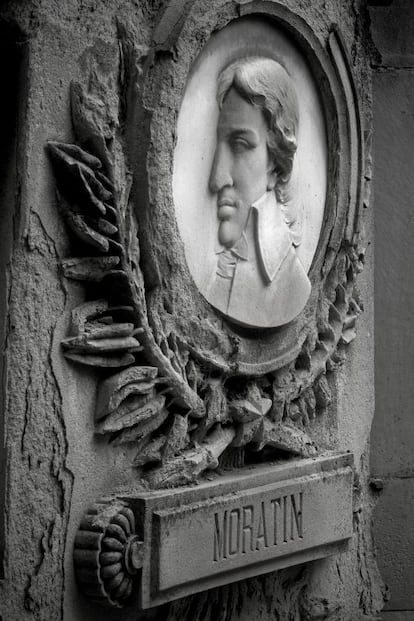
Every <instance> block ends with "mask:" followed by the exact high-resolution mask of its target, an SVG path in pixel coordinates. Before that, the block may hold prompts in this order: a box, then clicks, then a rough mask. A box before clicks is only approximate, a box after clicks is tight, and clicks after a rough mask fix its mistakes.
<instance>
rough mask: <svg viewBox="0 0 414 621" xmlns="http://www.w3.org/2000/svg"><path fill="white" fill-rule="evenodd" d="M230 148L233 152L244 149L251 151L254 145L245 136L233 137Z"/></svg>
mask: <svg viewBox="0 0 414 621" xmlns="http://www.w3.org/2000/svg"><path fill="white" fill-rule="evenodd" d="M230 148H231V150H232V151H233V153H243V151H249V150H250V149H253V145H251V144H250V142H249V141H248V140H245V139H244V138H232V139H231V140H230Z"/></svg>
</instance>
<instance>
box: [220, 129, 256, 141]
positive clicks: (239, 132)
mask: <svg viewBox="0 0 414 621" xmlns="http://www.w3.org/2000/svg"><path fill="white" fill-rule="evenodd" d="M226 130H227V131H226V133H227V134H228V135H231V136H250V137H253V138H256V139H258V138H259V136H258V134H257V132H256V131H255V130H254V129H251V128H250V127H227V128H226Z"/></svg>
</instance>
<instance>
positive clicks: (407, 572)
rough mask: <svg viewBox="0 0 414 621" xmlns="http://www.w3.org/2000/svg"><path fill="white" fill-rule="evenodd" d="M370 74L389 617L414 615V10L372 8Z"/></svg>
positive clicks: (383, 551)
mask: <svg viewBox="0 0 414 621" xmlns="http://www.w3.org/2000/svg"><path fill="white" fill-rule="evenodd" d="M371 19H372V32H373V38H374V42H375V45H376V47H377V50H378V53H379V58H378V59H377V62H376V63H375V67H374V72H373V100H374V136H375V142H374V158H375V177H374V179H375V181H374V212H375V248H376V250H375V308H376V311H375V374H376V404H377V405H376V414H375V418H374V424H373V428H372V436H371V471H372V476H373V478H374V479H379V480H380V481H379V487H380V488H381V490H382V491H381V496H380V498H379V501H378V504H377V506H376V509H375V512H374V535H375V542H376V547H377V550H378V563H379V567H380V570H381V573H382V575H383V577H384V580H385V582H386V583H387V585H388V587H389V593H388V598H389V601H388V602H387V604H386V607H385V610H384V613H383V618H384V619H387V620H388V619H389V620H390V621H391V620H394V619H395V620H396V621H399V620H404V619H407V620H408V619H411V618H412V617H413V615H414V595H413V594H414V571H413V567H414V531H413V521H412V511H413V507H414V481H413V472H414V463H413V448H414V447H413V437H414V433H413V431H414V428H413V417H412V411H413V402H414V389H413V383H412V380H411V375H412V369H413V366H414V359H413V351H414V343H413V330H412V316H413V310H414V278H413V272H412V265H413V261H414V256H413V248H412V238H413V233H414V230H413V217H412V203H413V199H412V197H413V190H414V188H413V181H412V174H411V169H412V159H413V158H412V149H413V146H412V145H413V140H414V124H413V104H414V102H413V93H414V46H413V43H412V41H413V33H414V7H413V5H412V3H410V2H397V1H396V2H393V3H392V4H391V5H390V6H388V7H373V8H372V9H371Z"/></svg>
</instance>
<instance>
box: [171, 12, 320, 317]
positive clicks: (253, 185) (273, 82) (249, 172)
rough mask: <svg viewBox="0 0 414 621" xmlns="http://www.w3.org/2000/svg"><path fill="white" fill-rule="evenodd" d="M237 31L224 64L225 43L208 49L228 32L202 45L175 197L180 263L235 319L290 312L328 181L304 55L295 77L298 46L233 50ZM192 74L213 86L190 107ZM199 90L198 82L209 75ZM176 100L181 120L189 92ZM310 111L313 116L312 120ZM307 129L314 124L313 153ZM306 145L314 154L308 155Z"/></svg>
mask: <svg viewBox="0 0 414 621" xmlns="http://www.w3.org/2000/svg"><path fill="white" fill-rule="evenodd" d="M256 26H257V24H256ZM242 28H243V26H242ZM260 28H262V30H263V32H264V33H265V34H266V36H267V37H268V38H269V36H270V38H271V37H274V36H275V33H274V32H272V33H270V31H269V29H268V28H267V27H266V26H264V25H262V26H260ZM225 30H226V29H225ZM240 34H242V33H240V32H238V33H236V36H235V37H233V36H232V33H231V32H230V36H229V37H228V36H227V37H226V38H227V42H229V41H230V43H231V42H233V46H234V50H233V53H232V54H230V55H229V56H230V59H229V60H230V62H228V63H227V64H224V63H223V55H224V54H223V51H222V52H221V53H220V51H219V52H216V49H217V48H219V49H220V45H221V46H222V48H223V49H224V46H225V42H226V41H225V40H224V41H223V43H222V44H221V43H220V41H219V45H218V46H217V45H216V48H213V53H212V54H211V53H210V54H206V55H205V56H206V58H205V59H204V69H202V70H201V71H200V68H199V66H198V65H197V63H196V67H195V71H194V72H193V75H192V76H190V81H189V84H190V89H189V91H190V97H189V99H190V101H191V102H192V104H193V110H192V116H193V117H194V115H197V114H198V113H201V116H202V117H203V118H204V119H205V123H204V125H207V127H208V129H207V130H206V128H205V127H204V128H203V130H201V131H198V132H195V131H194V129H195V128H194V126H193V128H192V134H191V135H190V134H189V128H188V127H185V128H183V125H182V124H181V126H180V120H179V124H178V130H179V131H178V143H177V149H176V154H175V170H174V202H175V206H176V211H177V221H178V224H179V228H180V232H181V234H182V238H183V242H184V247H185V253H186V258H187V263H188V266H189V269H190V272H191V274H192V276H193V278H194V280H195V282H196V285H197V287H198V289H199V291H200V293H201V294H202V295H203V296H204V298H205V299H206V300H207V301H208V302H209V304H210V305H211V306H212V307H213V308H214V309H216V310H217V311H219V312H220V313H221V314H222V315H223V316H224V317H226V318H227V319H228V320H230V321H231V322H233V323H235V324H238V325H241V326H245V327H251V328H274V327H278V326H282V325H285V324H287V323H289V322H290V321H292V320H293V319H295V317H297V316H298V315H299V314H300V312H301V311H302V310H303V308H304V307H305V305H306V302H307V300H308V298H309V295H310V291H311V283H310V280H309V277H308V270H309V267H310V264H311V261H312V257H313V254H314V252H315V249H316V245H317V241H318V237H319V233H320V228H321V223H322V216H323V207H324V202H325V193H326V152H325V151H324V148H325V149H326V146H325V131H324V125H323V119H322V115H321V111H320V110H319V109H318V102H317V96H316V94H315V89H314V86H313V84H312V82H311V79H310V77H309V75H306V79H307V81H308V85H309V84H311V92H310V95H309V92H306V93H305V94H304V97H303V99H304V101H305V104H304V102H303V101H302V102H301V98H300V96H299V93H298V87H299V88H300V89H303V85H304V79H303V73H305V72H306V68H305V71H304V63H303V61H302V64H300V62H299V65H300V67H299V72H301V75H300V78H301V79H300V80H299V82H298V83H295V76H294V75H292V74H295V72H296V75H298V68H297V64H298V63H297V62H296V64H295V60H296V59H295V58H294V52H292V51H291V52H290V54H289V53H286V54H285V58H286V59H287V60H288V62H287V63H285V62H284V58H283V54H279V55H278V58H277V59H276V58H271V57H270V55H269V53H268V50H267V48H266V46H265V45H263V44H262V45H261V48H262V49H261V50H260V51H262V50H263V49H264V51H265V52H266V53H265V54H263V53H262V54H247V55H245V56H243V55H240V54H239V57H237V55H236V53H235V52H236V49H237V47H238V46H239V47H240ZM220 35H223V33H219V36H218V38H220ZM223 39H224V37H223ZM278 40H279V48H281V50H282V51H283V50H284V47H283V46H285V47H286V48H287V51H289V47H292V46H291V44H290V43H289V42H286V41H285V40H284V39H283V36H281V35H279V36H278ZM235 41H238V42H239V43H237V42H236V43H235ZM280 41H282V43H281V44H280ZM230 48H231V45H230ZM255 48H256V49H255V50H254V51H259V48H258V46H257V45H256V46H255ZM215 52H216V53H215ZM234 56H236V58H235V59H234ZM240 56H241V57H240ZM201 60H203V59H201ZM200 64H201V65H202V63H199V65H200ZM289 64H290V67H289V68H288V67H287V66H286V65H289ZM292 68H293V69H294V71H293V72H291V71H290V70H289V69H292ZM194 74H195V75H196V76H198V78H197V82H198V85H199V86H200V81H199V80H200V76H202V75H203V74H204V76H207V80H206V82H207V84H208V86H209V88H210V91H211V90H212V91H213V94H212V95H211V92H210V93H209V95H208V97H205V100H204V101H201V99H199V100H198V103H199V107H198V108H195V107H194V104H195V100H197V95H194V92H196V84H194ZM191 87H192V88H193V90H194V92H193V93H191V90H192V88H191ZM312 89H313V90H312ZM201 91H202V92H204V95H205V94H206V86H205V85H204V88H201ZM186 95H187V96H188V91H187V93H186ZM302 96H303V93H302ZM309 103H311V108H309ZM183 110H184V116H186V118H187V122H188V119H189V110H186V97H184V101H183V106H182V110H181V112H180V118H182V116H183ZM203 112H204V114H203ZM206 112H207V115H206ZM310 120H311V121H312V122H314V124H315V125H314V126H313V127H310V128H309V122H310ZM189 124H190V125H191V122H190V123H189ZM303 124H305V126H303ZM306 125H307V126H306ZM312 134H313V135H314V136H317V140H314V145H313V146H314V148H313V153H312V145H311V144H310V139H311V137H312ZM301 140H304V141H306V144H305V145H301ZM197 142H198V147H197ZM191 145H192V146H191ZM190 153H192V154H193V156H192V157H189V156H190ZM200 154H201V155H200ZM312 157H314V158H316V162H314V163H311V162H309V161H306V160H305V158H312ZM197 158H199V160H198V165H197V163H196V161H197ZM298 160H299V161H298ZM317 166H318V167H319V168H318V169H316V167H317ZM313 171H315V173H316V174H314V177H313V178H311V173H312V172H313ZM194 174H195V177H196V179H197V180H198V181H197V185H198V192H197V198H198V200H196V201H195V200H194V197H195V192H196V191H197V190H196V188H195V187H194V178H193V175H194ZM302 175H303V176H302ZM199 201H201V204H200V203H199Z"/></svg>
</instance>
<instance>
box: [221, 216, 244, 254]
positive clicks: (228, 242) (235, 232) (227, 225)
mask: <svg viewBox="0 0 414 621" xmlns="http://www.w3.org/2000/svg"><path fill="white" fill-rule="evenodd" d="M241 235H242V231H241V230H240V227H239V226H237V225H236V224H235V223H234V222H231V221H230V220H224V222H223V221H222V222H221V223H220V226H219V230H218V239H219V242H220V244H221V245H222V246H225V247H226V248H231V247H232V246H234V244H235V243H236V241H238V240H239V239H240V237H241Z"/></svg>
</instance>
